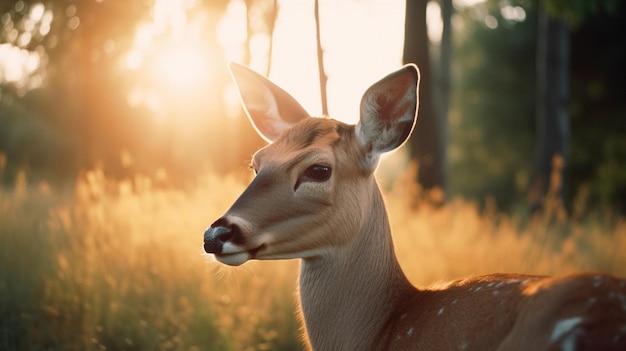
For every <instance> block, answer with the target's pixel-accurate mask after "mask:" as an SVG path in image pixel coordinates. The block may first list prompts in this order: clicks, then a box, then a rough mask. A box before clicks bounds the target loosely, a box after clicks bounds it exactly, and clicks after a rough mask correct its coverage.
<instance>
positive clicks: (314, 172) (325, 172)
mask: <svg viewBox="0 0 626 351" xmlns="http://www.w3.org/2000/svg"><path fill="white" fill-rule="evenodd" d="M331 174H332V169H331V168H330V167H328V166H322V165H313V166H311V167H309V168H307V169H306V170H305V171H304V173H302V175H300V178H298V181H297V182H296V186H295V187H294V190H297V189H298V187H299V186H300V184H302V183H303V182H325V181H327V180H328V179H329V178H330V175H331Z"/></svg>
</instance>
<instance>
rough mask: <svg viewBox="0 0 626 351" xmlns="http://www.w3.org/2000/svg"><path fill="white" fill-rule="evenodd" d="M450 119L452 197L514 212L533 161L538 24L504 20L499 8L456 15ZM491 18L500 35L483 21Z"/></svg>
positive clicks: (528, 18) (530, 16) (529, 16)
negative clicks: (491, 200) (491, 202)
mask: <svg viewBox="0 0 626 351" xmlns="http://www.w3.org/2000/svg"><path fill="white" fill-rule="evenodd" d="M459 15H460V16H462V18H463V23H464V26H465V28H464V31H463V33H459V35H460V37H459V38H458V39H457V40H456V43H457V46H456V47H455V55H456V56H455V58H454V67H453V77H454V81H455V84H454V90H453V93H452V109H451V112H450V150H449V158H450V163H451V168H450V174H451V176H450V179H451V180H450V188H451V191H452V193H453V194H459V195H463V196H466V197H469V198H475V199H484V197H485V196H487V195H491V196H494V197H495V199H496V201H497V203H498V205H499V206H503V207H508V206H510V205H511V204H512V203H513V202H514V201H515V200H517V199H519V197H520V196H521V194H523V193H524V191H525V190H526V187H527V185H528V184H527V182H528V179H529V177H530V172H531V170H532V160H533V151H534V144H533V122H534V120H533V119H534V111H535V107H534V106H535V105H534V102H535V79H534V74H535V65H534V61H535V48H534V43H535V26H536V21H535V16H534V15H533V13H532V12H528V10H527V12H526V20H525V21H523V22H512V21H508V20H506V19H504V18H503V17H502V15H501V14H500V11H499V7H496V8H495V9H490V8H489V7H482V8H469V9H467V10H465V11H464V12H461V13H459ZM487 16H492V17H493V19H494V20H496V21H497V23H498V26H497V28H496V29H492V28H489V27H487V26H486V25H485V22H484V21H483V20H484V19H485V18H487Z"/></svg>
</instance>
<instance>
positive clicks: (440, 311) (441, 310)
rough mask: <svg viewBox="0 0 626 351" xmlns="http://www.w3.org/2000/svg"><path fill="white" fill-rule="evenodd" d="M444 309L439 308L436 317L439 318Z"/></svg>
mask: <svg viewBox="0 0 626 351" xmlns="http://www.w3.org/2000/svg"><path fill="white" fill-rule="evenodd" d="M443 311H444V308H443V307H442V308H440V309H439V311H438V312H437V315H438V316H441V315H442V314H443Z"/></svg>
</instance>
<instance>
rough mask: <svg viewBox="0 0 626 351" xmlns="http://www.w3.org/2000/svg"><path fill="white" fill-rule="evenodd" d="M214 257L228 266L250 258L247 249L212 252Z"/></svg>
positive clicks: (237, 264) (241, 262) (238, 264)
mask: <svg viewBox="0 0 626 351" xmlns="http://www.w3.org/2000/svg"><path fill="white" fill-rule="evenodd" d="M214 255H215V259H217V260H218V261H219V262H221V263H223V264H226V265H229V266H240V265H242V264H244V263H246V262H247V261H248V260H249V259H251V258H252V256H251V255H250V253H249V252H248V251H242V252H237V253H229V254H214Z"/></svg>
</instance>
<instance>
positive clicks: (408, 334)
mask: <svg viewBox="0 0 626 351" xmlns="http://www.w3.org/2000/svg"><path fill="white" fill-rule="evenodd" d="M414 331H415V328H413V327H410V328H409V330H407V332H406V336H411V335H413V332H414Z"/></svg>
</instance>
